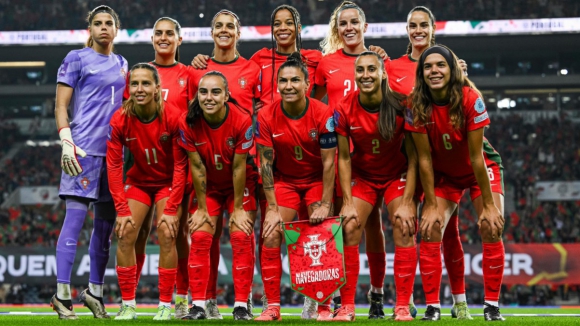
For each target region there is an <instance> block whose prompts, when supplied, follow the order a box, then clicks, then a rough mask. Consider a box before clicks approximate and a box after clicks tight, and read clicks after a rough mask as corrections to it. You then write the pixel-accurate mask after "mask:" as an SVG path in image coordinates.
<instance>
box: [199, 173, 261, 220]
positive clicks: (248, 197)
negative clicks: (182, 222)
mask: <svg viewBox="0 0 580 326" xmlns="http://www.w3.org/2000/svg"><path fill="white" fill-rule="evenodd" d="M205 203H206V206H207V213H208V214H209V216H221V215H222V211H223V210H224V209H227V210H228V212H229V213H232V212H233V211H234V189H233V188H230V189H225V190H215V189H208V190H207V193H206V194H205ZM242 204H243V205H244V210H245V211H246V212H251V211H255V210H257V208H258V206H257V203H256V182H255V180H254V179H248V178H246V186H245V188H244V199H243V202H242ZM196 210H197V197H195V196H193V197H192V198H191V200H190V204H189V213H190V214H193V213H195V211H196Z"/></svg>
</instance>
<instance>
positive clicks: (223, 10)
mask: <svg viewBox="0 0 580 326" xmlns="http://www.w3.org/2000/svg"><path fill="white" fill-rule="evenodd" d="M221 14H226V15H230V16H232V17H234V18H235V19H236V20H237V21H238V26H242V21H241V20H240V17H238V15H236V14H235V13H234V12H232V11H229V10H227V9H222V10H220V11H218V12H217V14H215V16H213V19H212V21H214V20H215V19H216V18H217V16H219V15H221ZM212 28H213V26H212Z"/></svg>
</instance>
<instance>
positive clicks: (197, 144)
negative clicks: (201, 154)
mask: <svg viewBox="0 0 580 326" xmlns="http://www.w3.org/2000/svg"><path fill="white" fill-rule="evenodd" d="M203 144H207V142H203V143H195V146H200V145H203Z"/></svg>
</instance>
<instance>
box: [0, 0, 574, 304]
mask: <svg viewBox="0 0 580 326" xmlns="http://www.w3.org/2000/svg"><path fill="white" fill-rule="evenodd" d="M283 3H287V4H291V5H293V6H295V7H296V8H297V9H298V11H299V12H300V13H301V19H302V24H303V25H304V31H303V37H304V42H303V47H304V48H307V49H317V48H319V45H318V43H319V41H320V39H321V37H322V36H323V35H324V32H325V31H326V29H325V26H323V25H326V24H328V20H329V17H330V14H331V12H332V10H333V9H334V7H335V6H336V5H337V4H338V3H340V1H319V0H301V1H291V0H284V1H280V0H251V1H243V3H242V2H240V1H218V0H214V1H204V0H196V1H179V2H169V3H160V2H158V1H152V0H142V1H139V2H136V1H129V0H119V1H92V0H90V1H82V0H61V1H58V2H56V1H48V0H37V1H23V0H0V303H47V302H48V301H49V299H50V297H51V296H52V295H53V294H54V293H55V292H56V276H55V271H56V267H55V266H56V265H55V258H54V255H55V247H56V242H57V239H58V236H59V232H60V227H61V226H62V222H63V218H64V202H62V201H61V200H60V199H59V198H58V184H59V180H60V164H59V157H60V153H61V150H60V145H59V141H58V134H57V131H56V127H55V123H54V113H53V112H54V95H55V89H56V73H57V69H58V67H59V65H60V63H61V62H62V59H63V58H64V57H65V56H66V54H67V53H68V52H69V51H70V50H73V49H78V48H81V47H82V46H83V45H82V43H83V42H84V40H85V39H86V37H85V36H83V35H85V34H82V33H83V31H82V30H83V29H86V23H85V17H86V14H87V13H88V11H89V10H91V9H92V8H94V7H96V6H97V5H100V4H108V5H110V6H111V7H112V8H114V9H115V10H116V11H117V13H118V14H119V16H120V19H121V24H122V28H123V29H126V30H125V31H124V33H123V37H124V38H121V37H118V39H117V41H116V43H115V49H116V52H117V53H119V54H122V55H123V56H124V57H125V58H127V59H128V61H129V64H130V65H132V64H134V63H137V62H141V61H151V60H153V59H154V53H153V48H152V46H151V44H150V43H148V42H147V40H148V36H147V35H150V29H151V28H152V25H153V23H154V22H155V21H156V20H157V19H158V18H159V17H161V16H169V17H173V18H175V19H177V20H178V21H179V22H180V23H181V25H182V27H188V28H189V27H191V28H198V29H190V30H188V31H190V33H189V32H188V34H187V37H184V38H185V41H184V43H183V45H182V46H181V48H180V54H181V62H183V63H185V64H188V63H189V62H190V61H191V59H192V58H193V57H194V56H195V55H196V54H198V53H203V54H210V53H211V51H212V49H213V43H212V41H211V39H210V38H208V37H207V35H206V36H204V34H203V32H204V31H206V29H207V28H208V27H209V25H210V21H211V19H212V17H213V15H214V14H215V13H216V12H217V11H218V10H220V9H223V8H227V9H230V10H232V11H234V12H235V13H237V14H238V16H239V17H240V19H241V23H242V25H243V26H244V27H245V29H244V30H243V31H242V39H241V43H240V46H239V51H240V53H241V55H242V56H244V57H245V58H250V57H251V56H252V54H253V53H255V52H256V51H257V50H259V49H261V48H263V47H271V41H270V36H269V24H270V13H271V12H272V10H273V9H274V8H275V7H277V6H278V5H280V4H283ZM359 4H360V5H361V7H362V8H363V9H364V10H365V12H366V16H367V21H368V23H371V24H372V25H371V26H370V28H369V32H367V37H366V44H367V46H368V45H371V44H372V45H379V46H381V47H382V48H383V49H385V50H386V51H387V53H388V54H389V55H390V56H391V57H392V58H397V57H399V56H401V55H403V54H404V53H405V50H406V47H407V44H408V39H407V36H406V34H405V29H404V28H405V21H406V16H407V13H408V12H409V10H410V9H411V8H413V7H414V6H415V5H424V6H427V7H428V8H430V9H431V10H432V11H433V13H434V14H435V16H436V18H437V21H438V23H437V25H438V29H437V34H436V35H437V36H436V39H437V42H438V43H442V44H445V45H447V46H449V47H450V48H452V49H453V50H454V52H455V53H456V54H457V55H458V56H459V57H460V58H462V59H464V60H466V61H467V63H468V67H469V68H468V71H469V77H470V78H471V79H472V80H473V81H474V82H475V84H476V85H477V86H478V88H479V89H480V90H481V91H482V92H483V95H484V98H485V103H486V106H487V108H488V111H489V112H490V116H491V121H492V125H491V128H489V129H488V130H487V131H486V137H487V138H488V139H489V140H490V142H491V144H493V146H494V147H495V148H496V149H497V151H498V152H499V153H500V154H501V156H502V158H503V162H504V163H503V164H504V168H505V174H504V177H505V189H506V196H505V216H506V227H505V231H504V242H505V243H506V253H507V254H506V261H507V262H508V264H506V271H505V279H504V288H503V289H502V297H501V301H502V304H503V305H578V304H580V296H579V293H580V265H579V264H578V262H576V261H575V259H574V257H575V254H574V253H573V252H578V251H579V250H580V244H578V242H579V241H580V209H579V205H580V164H579V163H580V162H579V161H580V131H578V129H576V128H577V127H578V123H579V122H580V47H578V46H575V44H576V45H577V44H580V2H578V1H573V0H550V1H547V0H513V1H499V0H489V1H482V0H474V1H463V0H425V1H422V2H416V1H395V0H380V1H379V0H366V1H359ZM251 26H262V27H261V28H250V27H251ZM498 26H499V27H498ZM55 31H61V32H60V33H57V32H55ZM63 31H64V32H63ZM74 31H77V32H78V33H76V34H78V35H81V36H82V37H77V38H67V37H66V35H67V34H71V33H72V34H75V33H73V32H74ZM256 31H258V32H256ZM147 33H149V34H147ZM72 34H71V35H72ZM76 34H75V35H76ZM140 35H141V37H140ZM143 35H145V37H143ZM244 35H247V37H246V38H245V37H244ZM120 36H121V33H120ZM77 39H78V40H80V41H78V40H77ZM143 40H144V41H143ZM383 211H384V214H383V222H384V223H383V229H384V231H385V235H386V238H387V253H390V254H389V256H388V263H387V265H388V266H387V277H386V281H385V293H386V295H385V297H386V298H385V302H386V304H392V303H394V300H395V290H394V285H393V278H392V273H393V265H392V264H393V257H392V256H393V255H392V253H393V252H394V251H393V242H392V228H391V225H390V223H389V222H388V220H387V216H386V209H385V210H383ZM476 221H477V216H476V214H475V211H474V210H473V207H472V205H471V203H470V201H469V196H468V194H466V196H465V197H464V198H463V201H462V203H461V210H460V233H461V237H462V241H463V243H464V246H465V253H466V278H467V298H468V302H470V303H474V304H475V303H482V300H483V298H482V292H483V291H482V277H481V254H480V253H481V244H480V241H481V240H480V236H479V232H478V228H477V224H476ZM154 225H155V224H154ZM91 228H92V212H91V213H89V214H88V216H87V219H86V223H85V227H84V230H83V231H82V234H81V238H80V240H79V247H78V253H77V261H76V264H75V268H74V269H73V286H74V292H73V296H74V297H76V294H77V293H80V291H82V289H84V288H85V287H86V285H87V282H88V264H89V262H88V252H87V250H88V240H89V238H90V232H91ZM221 241H222V245H223V247H222V263H221V264H220V273H219V289H218V303H221V304H233V286H232V279H231V273H230V271H231V269H230V267H231V264H230V263H231V249H230V248H229V234H228V230H227V223H224V232H223V235H222V238H221ZM113 243H115V239H113ZM156 244H157V238H156V236H155V230H153V232H152V234H151V236H150V245H151V246H150V247H149V248H148V258H147V262H146V264H145V268H144V273H143V274H144V277H143V278H142V279H141V283H140V285H139V289H138V295H137V300H138V302H141V303H145V302H157V295H158V293H157V276H156V274H157V260H158V249H157V247H156ZM362 247H363V246H361V250H362ZM114 264H115V262H114V258H113V257H112V258H111V261H110V262H109V271H108V274H107V275H108V276H107V281H106V283H107V285H106V287H105V295H106V296H107V297H106V298H105V301H107V302H118V301H120V295H119V291H118V286H117V281H116V278H115V277H114ZM361 265H362V266H361V279H360V280H359V293H358V295H357V302H360V303H366V292H367V290H368V264H367V263H366V255H365V254H364V253H361ZM258 270H259V269H258V268H257V269H256V275H255V284H254V291H253V293H254V297H255V298H256V299H258V298H260V297H261V295H262V288H261V280H260V276H259V274H257V273H258ZM287 271H288V270H287V266H285V273H287ZM283 281H285V282H288V278H287V275H286V276H285V277H284V278H283ZM420 282H421V280H420V277H418V276H417V278H416V286H415V300H416V303H417V304H421V303H424V296H423V293H422V290H421V284H420ZM444 282H447V281H446V279H445V276H444ZM442 298H444V301H443V303H451V302H452V301H451V294H450V290H449V288H448V286H442ZM300 300H302V299H300V298H299V297H298V296H297V295H296V294H295V293H294V292H292V291H291V290H290V288H289V287H288V286H287V285H285V289H283V291H282V302H283V304H284V303H285V304H299V303H301V302H300Z"/></svg>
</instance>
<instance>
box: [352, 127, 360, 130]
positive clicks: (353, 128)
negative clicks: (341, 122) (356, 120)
mask: <svg viewBox="0 0 580 326" xmlns="http://www.w3.org/2000/svg"><path fill="white" fill-rule="evenodd" d="M361 128H362V127H354V126H350V130H356V129H361Z"/></svg>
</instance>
